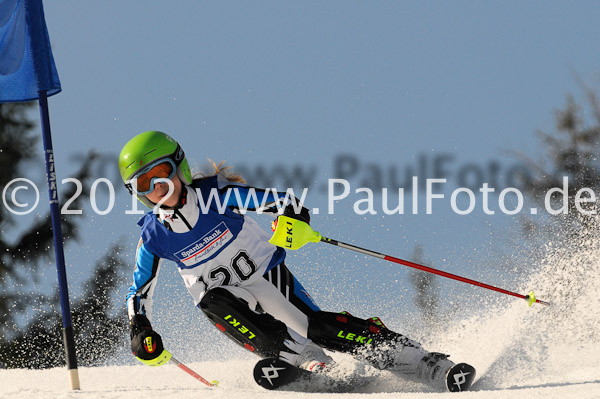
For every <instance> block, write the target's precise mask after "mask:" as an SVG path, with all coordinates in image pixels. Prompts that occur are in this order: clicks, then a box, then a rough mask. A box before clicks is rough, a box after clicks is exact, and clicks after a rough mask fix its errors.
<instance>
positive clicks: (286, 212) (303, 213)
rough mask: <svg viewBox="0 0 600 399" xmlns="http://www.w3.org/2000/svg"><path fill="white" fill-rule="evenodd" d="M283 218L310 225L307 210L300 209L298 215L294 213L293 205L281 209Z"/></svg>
mask: <svg viewBox="0 0 600 399" xmlns="http://www.w3.org/2000/svg"><path fill="white" fill-rule="evenodd" d="M283 216H287V217H289V218H292V219H296V220H301V221H303V222H304V223H306V224H310V214H309V213H308V209H307V208H305V207H302V209H301V210H300V212H299V213H296V210H295V209H294V206H293V204H289V205H288V206H286V207H285V208H284V209H283Z"/></svg>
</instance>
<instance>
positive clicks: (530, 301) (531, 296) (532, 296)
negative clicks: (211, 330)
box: [527, 291, 536, 307]
mask: <svg viewBox="0 0 600 399" xmlns="http://www.w3.org/2000/svg"><path fill="white" fill-rule="evenodd" d="M535 302H536V299H535V294H534V293H533V291H531V292H530V293H529V295H527V304H528V305H529V307H531V305H533V304H534V303H535Z"/></svg>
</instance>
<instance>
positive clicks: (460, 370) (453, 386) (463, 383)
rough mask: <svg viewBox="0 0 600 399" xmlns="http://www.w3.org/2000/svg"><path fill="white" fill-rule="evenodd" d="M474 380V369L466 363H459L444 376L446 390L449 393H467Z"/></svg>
mask: <svg viewBox="0 0 600 399" xmlns="http://www.w3.org/2000/svg"><path fill="white" fill-rule="evenodd" d="M474 379H475V368H474V367H473V366H471V365H469V364H466V363H459V364H456V365H454V366H452V368H451V369H450V370H448V374H446V388H448V391H450V392H463V391H468V390H469V388H470V387H471V384H472V383H473V380H474Z"/></svg>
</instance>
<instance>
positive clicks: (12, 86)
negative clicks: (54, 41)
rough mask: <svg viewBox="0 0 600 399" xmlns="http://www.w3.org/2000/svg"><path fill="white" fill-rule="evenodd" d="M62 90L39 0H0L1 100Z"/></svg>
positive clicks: (34, 98) (16, 99)
mask: <svg viewBox="0 0 600 399" xmlns="http://www.w3.org/2000/svg"><path fill="white" fill-rule="evenodd" d="M40 91H44V92H46V96H51V95H53V94H56V93H59V92H60V91H61V87H60V80H59V79H58V72H57V71H56V65H55V64H54V57H53V56H52V49H51V48H50V38H49V37H48V29H47V28H46V21H45V19H44V9H43V6H42V0H0V103H5V102H22V101H31V100H36V99H38V98H39V92H40Z"/></svg>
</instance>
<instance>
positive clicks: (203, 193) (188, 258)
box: [127, 176, 296, 318]
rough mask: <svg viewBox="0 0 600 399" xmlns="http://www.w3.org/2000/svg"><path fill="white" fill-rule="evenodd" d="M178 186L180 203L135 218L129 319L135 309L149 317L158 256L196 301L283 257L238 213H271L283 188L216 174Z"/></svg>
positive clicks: (241, 282)
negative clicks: (182, 196) (173, 264)
mask: <svg viewBox="0 0 600 399" xmlns="http://www.w3.org/2000/svg"><path fill="white" fill-rule="evenodd" d="M184 189H185V190H187V193H186V196H185V201H184V205H183V207H182V208H180V209H175V210H165V209H160V210H159V213H158V214H154V213H153V212H152V211H151V212H148V213H147V214H146V215H144V217H142V219H141V220H140V221H139V222H138V225H140V226H141V228H142V233H141V238H140V241H139V244H138V247H137V250H136V257H135V270H134V272H133V284H132V285H131V286H130V287H129V292H128V294H127V311H128V315H129V318H132V317H133V316H134V315H135V314H145V315H146V316H147V317H148V318H151V311H152V296H153V292H154V288H155V286H156V281H157V277H158V272H159V270H160V266H161V263H162V262H163V261H164V260H171V261H173V262H176V264H177V267H178V270H179V273H180V274H181V276H182V277H183V280H184V282H185V285H186V287H187V289H188V291H189V292H190V294H191V295H192V297H193V298H194V303H195V305H198V303H199V302H200V299H202V296H203V295H204V293H205V292H206V291H207V290H208V289H211V288H214V287H217V286H222V285H237V286H243V285H244V284H249V283H251V282H253V281H255V280H256V279H259V278H261V277H262V276H263V275H264V274H265V273H266V272H268V271H269V270H270V269H272V268H273V267H275V266H277V265H278V264H280V263H281V262H283V260H284V258H285V251H284V250H283V249H282V248H279V247H276V246H274V245H272V244H269V243H268V240H269V238H270V235H269V234H268V233H267V232H266V231H265V230H263V229H262V228H261V227H259V225H258V224H257V223H256V222H255V221H254V220H252V219H251V218H249V217H248V216H244V215H242V214H240V212H242V211H245V210H249V211H254V210H257V209H261V210H263V211H264V212H277V206H279V205H281V206H283V202H284V200H286V194H285V193H278V192H275V191H274V190H273V191H271V190H262V189H255V188H252V187H248V186H247V185H244V184H240V183H234V182H231V181H230V180H228V179H226V178H224V177H222V176H211V177H207V178H204V179H201V180H198V181H195V182H194V183H192V185H191V186H185V187H184ZM292 198H293V200H296V199H295V198H294V197H292ZM274 205H277V206H274Z"/></svg>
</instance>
